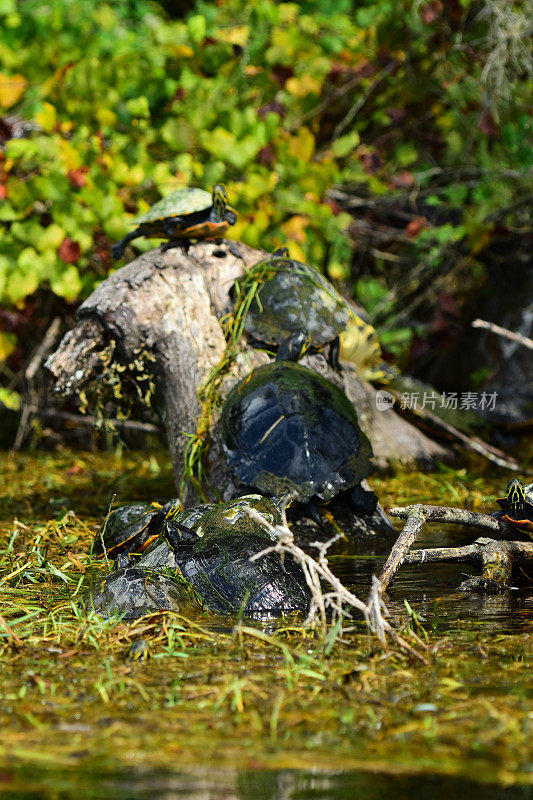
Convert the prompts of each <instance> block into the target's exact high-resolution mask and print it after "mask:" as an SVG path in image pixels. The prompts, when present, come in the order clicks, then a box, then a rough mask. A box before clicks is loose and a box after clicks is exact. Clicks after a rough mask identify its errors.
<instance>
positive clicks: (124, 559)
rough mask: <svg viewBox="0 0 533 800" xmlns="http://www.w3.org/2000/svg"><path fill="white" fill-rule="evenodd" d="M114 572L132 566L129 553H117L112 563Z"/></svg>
mask: <svg viewBox="0 0 533 800" xmlns="http://www.w3.org/2000/svg"><path fill="white" fill-rule="evenodd" d="M113 566H114V568H115V570H119V569H126V567H132V566H133V558H132V557H131V552H129V551H128V552H126V553H119V554H118V556H117V557H116V558H115V563H114V565H113Z"/></svg>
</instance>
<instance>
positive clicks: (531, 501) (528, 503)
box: [493, 478, 533, 539]
mask: <svg viewBox="0 0 533 800" xmlns="http://www.w3.org/2000/svg"><path fill="white" fill-rule="evenodd" d="M496 502H497V503H498V505H499V506H500V508H501V509H502V511H496V512H495V514H494V515H493V516H497V517H499V518H500V519H502V520H504V521H505V522H507V523H508V524H509V525H513V526H514V527H515V528H518V529H519V530H520V531H521V532H523V533H524V534H526V535H527V536H528V537H529V538H530V539H532V538H533V483H530V484H529V486H524V484H523V483H522V481H520V480H518V478H515V479H514V480H512V481H509V483H508V485H507V494H506V496H505V497H499V498H497V500H496ZM502 512H503V513H502Z"/></svg>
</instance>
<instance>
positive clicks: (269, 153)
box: [257, 144, 276, 166]
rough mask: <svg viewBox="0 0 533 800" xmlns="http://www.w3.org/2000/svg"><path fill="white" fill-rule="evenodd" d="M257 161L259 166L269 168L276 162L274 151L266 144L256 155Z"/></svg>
mask: <svg viewBox="0 0 533 800" xmlns="http://www.w3.org/2000/svg"><path fill="white" fill-rule="evenodd" d="M257 160H258V161H259V163H260V164H266V165H267V166H270V165H271V164H273V163H274V162H275V160H276V154H275V153H274V149H273V148H272V147H271V146H270V145H269V144H267V145H266V146H265V147H262V148H261V149H260V151H259V152H258V154H257Z"/></svg>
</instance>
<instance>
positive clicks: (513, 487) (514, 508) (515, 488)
mask: <svg viewBox="0 0 533 800" xmlns="http://www.w3.org/2000/svg"><path fill="white" fill-rule="evenodd" d="M525 502H526V491H525V489H524V484H523V483H522V481H520V480H518V478H515V479H514V480H512V481H509V483H508V484H507V505H508V508H509V511H510V513H511V515H512V516H513V517H514V518H515V519H520V518H521V517H522V515H523V511H524V503H525Z"/></svg>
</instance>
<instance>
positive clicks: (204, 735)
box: [0, 452, 533, 800]
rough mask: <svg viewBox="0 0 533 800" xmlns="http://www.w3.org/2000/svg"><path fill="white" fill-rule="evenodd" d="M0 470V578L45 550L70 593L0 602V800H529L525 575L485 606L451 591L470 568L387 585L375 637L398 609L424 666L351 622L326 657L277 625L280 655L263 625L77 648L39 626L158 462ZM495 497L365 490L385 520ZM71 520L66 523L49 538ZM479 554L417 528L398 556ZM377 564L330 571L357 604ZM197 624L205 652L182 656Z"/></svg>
mask: <svg viewBox="0 0 533 800" xmlns="http://www.w3.org/2000/svg"><path fill="white" fill-rule="evenodd" d="M2 463H3V466H2V464H0V481H2V480H3V481H4V486H5V488H6V492H5V497H4V498H0V510H1V512H2V513H1V516H2V517H3V519H4V520H5V524H4V525H3V526H0V527H2V528H3V530H2V532H1V535H2V537H3V541H4V542H5V543H7V542H9V541H10V539H11V537H12V535H13V526H14V522H13V519H14V518H15V517H17V518H18V520H19V522H20V524H19V526H18V527H17V531H18V533H17V538H16V541H15V544H14V546H13V550H12V551H11V554H10V555H9V557H8V558H7V560H6V566H5V569H6V570H8V571H9V572H12V571H13V570H16V569H18V565H19V564H20V565H21V566H22V565H24V564H25V562H26V560H27V558H30V559H31V561H32V569H35V568H36V567H37V566H38V564H37V562H36V557H35V554H34V555H33V556H30V555H29V554H30V548H31V547H32V546H33V544H34V543H35V541H36V540H37V539H39V537H41V538H42V537H44V539H42V543H41V544H40V545H39V546H40V548H41V552H42V553H44V552H45V551H46V554H47V558H48V559H49V560H50V562H51V563H52V564H54V565H55V567H57V568H59V569H61V570H62V571H63V572H66V573H67V574H68V576H69V581H70V583H69V584H68V586H65V585H64V584H62V582H61V580H60V579H58V578H57V577H56V578H55V579H54V576H53V575H51V576H50V574H47V575H41V574H40V573H39V572H38V571H37V572H35V571H34V572H32V570H31V569H30V570H29V572H28V573H24V574H19V575H18V577H17V578H16V579H14V580H8V581H7V582H6V583H5V584H4V585H3V586H2V585H1V584H0V593H1V595H0V604H1V608H0V614H2V615H3V616H4V617H5V620H7V621H8V623H10V624H11V625H12V626H13V628H12V630H13V631H14V633H15V634H16V635H17V636H18V643H17V641H16V640H13V637H12V636H11V634H10V633H9V631H7V630H6V628H5V627H4V628H1V629H0V797H6V798H9V797H13V798H32V800H33V798H43V800H49V799H50V800H63V798H65V800H67V798H68V799H69V800H70V798H81V799H82V800H83V799H84V798H96V800H98V798H108V797H113V798H132V799H133V800H136V798H150V800H152V798H155V797H163V798H174V797H176V798H178V797H179V798H193V799H194V800H230V799H231V800H241V799H242V800H248V798H249V799H250V800H278V798H279V800H285V799H287V800H300V798H301V799H302V800H314V799H315V798H316V799H317V800H319V799H320V798H328V800H329V799H330V798H331V800H333V799H334V798H335V800H351V799H352V798H359V797H361V798H370V800H373V799H374V798H376V799H377V798H380V799H381V798H389V797H394V798H395V800H402V798H411V797H414V798H417V800H425V798H431V799H432V800H441V798H442V800H448V798H451V797H453V795H454V794H456V793H457V794H458V793H459V792H460V793H462V794H463V795H465V796H467V797H468V798H474V800H477V799H478V798H480V799H481V798H483V799H484V800H485V798H488V800H492V799H493V798H494V800H507V799H508V798H509V799H510V800H515V798H516V800H526V798H527V799H528V800H529V798H531V797H533V794H532V791H533V752H532V748H531V746H530V744H529V743H530V742H531V739H532V736H531V734H532V732H533V717H532V712H531V708H532V707H531V691H532V687H533V671H532V669H531V659H532V656H533V644H532V640H531V638H528V634H530V633H531V632H532V631H533V591H532V587H531V583H530V582H529V583H528V582H527V579H526V576H524V580H523V581H521V582H520V585H517V587H516V588H512V589H511V590H510V591H509V592H507V593H505V594H504V595H501V596H492V597H491V596H484V595H479V594H469V593H464V592H460V591H458V586H459V585H460V583H461V582H462V581H463V580H464V578H465V576H466V575H467V574H468V575H470V574H475V573H476V570H475V569H474V568H473V567H469V566H467V565H464V564H442V563H440V564H421V565H409V566H407V565H406V566H403V567H402V568H401V569H400V571H399V573H398V575H397V576H396V579H395V582H394V584H393V585H392V586H391V587H390V590H389V594H388V597H387V598H386V602H387V606H388V609H389V612H390V618H391V621H393V622H395V623H398V624H399V625H400V626H401V625H403V623H404V621H405V620H406V619H407V618H408V615H407V612H406V606H405V602H404V601H407V602H408V603H409V605H410V606H411V607H412V609H413V610H414V611H415V612H416V614H417V615H418V619H419V620H420V622H421V623H422V625H423V626H424V628H425V631H427V635H428V640H429V644H430V646H431V647H435V654H434V656H433V657H432V660H431V663H430V664H429V665H422V664H420V663H416V662H413V661H412V660H409V659H407V658H405V656H399V655H398V653H395V652H389V653H383V652H382V650H381V648H380V647H379V646H377V644H376V641H375V639H373V638H372V637H371V636H369V635H368V633H367V632H366V629H365V628H364V624H363V623H362V621H359V620H356V621H354V624H353V626H352V627H353V630H352V631H351V632H347V633H346V634H345V635H344V639H343V640H342V641H339V642H337V643H336V644H335V647H334V648H333V649H332V650H331V651H330V652H327V653H326V654H324V650H323V647H322V645H321V644H320V641H319V640H317V639H313V638H312V637H310V638H306V635H305V634H303V633H302V631H301V629H298V627H297V626H298V625H300V624H301V620H295V621H292V620H284V621H283V623H282V626H285V628H286V629H287V630H286V631H285V633H281V634H280V635H279V636H278V628H279V623H277V622H269V623H265V624H261V623H258V622H257V621H255V622H250V623H249V624H250V625H253V626H255V630H257V631H259V632H260V633H263V634H265V635H266V636H269V637H272V642H270V643H268V644H265V643H264V642H262V641H258V640H254V639H253V637H251V636H250V635H248V636H247V637H244V640H240V639H239V636H237V635H236V634H235V632H234V630H233V621H232V620H230V619H228V618H225V617H224V618H217V619H213V617H212V616H204V617H201V616H200V617H199V618H198V619H195V620H193V621H192V623H191V625H192V627H190V628H188V627H187V626H185V627H183V628H180V627H179V622H176V621H174V623H172V618H170V619H169V620H165V618H164V617H163V618H161V619H156V620H155V621H154V622H151V623H149V624H148V626H147V629H146V630H144V629H142V630H140V631H139V630H138V629H136V628H135V626H127V625H123V624H120V625H118V626H115V627H114V628H112V629H111V630H110V631H106V630H104V629H98V628H94V629H93V630H91V631H90V634H91V635H90V636H88V634H87V630H86V625H85V618H84V616H83V615H82V616H80V617H79V618H77V617H75V616H74V615H73V614H72V613H70V616H69V615H68V614H67V615H66V616H65V617H64V619H63V620H62V621H61V620H60V619H59V617H58V614H59V612H55V611H54V609H55V608H57V607H59V606H60V605H61V603H63V604H64V602H65V600H68V599H69V596H70V595H69V593H70V594H72V591H73V588H74V587H75V586H76V585H77V582H78V580H79V577H80V574H83V569H84V568H85V567H84V565H85V564H87V563H88V562H86V561H85V560H84V559H86V554H87V551H88V547H89V544H90V541H91V538H92V536H93V535H94V530H95V527H96V523H97V521H98V520H99V519H101V518H102V517H103V515H104V514H105V511H106V510H107V507H108V504H109V499H110V493H111V492H115V491H116V492H117V493H118V497H117V500H116V502H117V503H125V502H128V501H132V500H141V499H142V500H144V499H154V498H165V499H167V498H168V497H171V496H172V494H173V492H174V488H173V485H172V478H171V473H170V468H169V465H168V464H167V463H166V460H165V456H162V455H161V454H157V455H156V456H154V455H151V454H142V455H139V454H134V455H132V456H128V458H127V459H125V460H123V461H121V460H120V459H117V458H115V457H112V456H106V455H95V454H73V453H68V452H66V453H63V454H61V456H59V457H55V456H53V455H47V454H40V455H39V456H38V457H36V458H35V459H33V458H32V457H31V456H29V455H21V456H13V455H12V454H7V455H6V457H5V458H4V460H3V462H2ZM2 472H3V474H2ZM503 481H504V478H501V479H500V478H495V479H493V478H492V476H491V479H490V481H488V480H485V479H483V478H480V477H479V475H472V476H469V475H467V474H464V471H463V472H462V473H461V474H459V473H458V475H457V477H456V478H454V477H453V476H450V474H449V472H448V473H446V475H443V476H439V475H435V476H424V475H416V476H402V477H400V478H394V479H390V480H389V479H380V480H379V481H377V483H378V484H379V490H380V497H381V498H382V499H383V500H384V502H385V503H387V502H389V503H391V504H392V503H395V504H396V503H401V504H406V503H409V502H428V503H429V502H434V503H436V504H439V503H449V504H454V505H457V506H461V505H465V506H467V507H471V508H472V507H473V508H475V509H476V510H485V509H486V507H487V506H489V507H490V495H491V493H494V491H495V490H496V488H497V485H499V484H501V483H502V482H503ZM454 492H455V494H454ZM487 497H488V498H489V499H487ZM69 508H71V509H73V510H74V511H75V513H76V518H72V520H71V521H70V522H69V521H68V520H67V523H66V524H65V525H64V526H63V523H62V522H61V519H62V515H64V513H65V510H66V509H69ZM51 518H53V519H54V518H55V519H56V520H59V522H57V523H53V525H56V527H53V525H52V527H47V526H46V524H45V523H47V522H48V521H49V520H50V519H51ZM477 536H478V533H477V532H475V533H474V534H473V535H469V534H468V533H464V532H462V531H457V530H454V529H453V528H445V529H444V530H438V529H437V528H436V526H435V527H430V528H427V529H426V530H425V531H424V536H423V538H421V539H420V541H419V542H417V544H416V545H415V546H417V547H440V546H445V545H449V546H459V545H462V544H467V543H469V542H471V541H473V540H474V539H475V538H477ZM383 562H384V557H383V556H375V555H370V556H367V555H359V556H358V555H356V554H354V553H353V548H351V549H350V548H347V552H346V553H345V554H343V555H334V556H331V558H330V564H331V566H332V568H333V571H334V572H335V573H336V574H337V575H338V576H339V577H340V578H341V580H342V581H343V583H345V585H346V586H347V587H349V588H350V589H353V590H355V591H356V593H357V594H358V596H360V597H361V598H366V596H367V594H368V590H369V586H370V583H371V578H372V575H375V574H379V572H380V570H381V566H382V564H383ZM80 569H81V570H82V572H81V573H80ZM92 569H98V567H95V566H94V565H92V566H89V572H90V570H92ZM25 575H26V577H24V576H25ZM0 581H2V576H0ZM517 583H518V582H517ZM34 609H37V610H36V611H34ZM34 613H35V614H36V615H37V616H35V617H32V616H31V615H32V614H34ZM26 614H27V615H29V616H28V617H27V618H26V616H25V615H26ZM54 614H55V616H54ZM195 623H199V624H200V625H201V626H202V627H203V629H205V630H206V631H207V632H208V634H209V635H208V636H206V637H204V636H203V635H201V636H199V638H198V631H197V628H194V624H195ZM0 624H1V620H0ZM172 624H174V625H176V626H177V627H176V629H175V631H174V634H173V642H174V644H172V645H171V643H170V638H169V637H170V634H169V632H168V630H167V627H168V625H172ZM292 624H294V625H295V626H296V627H295V629H294V631H292V630H291V625H292ZM419 633H420V634H421V635H422V632H421V630H419ZM140 635H143V636H147V637H148V638H149V639H150V643H151V646H152V649H153V651H154V658H153V659H152V660H151V661H149V662H148V663H145V664H140V663H136V664H128V663H127V662H125V660H124V656H125V652H126V651H127V647H128V643H129V641H131V639H135V638H138V637H139V636H140ZM42 636H45V638H44V639H43V638H42ZM181 639H183V642H181ZM180 642H181V643H180ZM283 647H285V648H286V649H288V650H287V652H288V651H290V654H289V656H287V655H284V651H283ZM280 648H281V649H280Z"/></svg>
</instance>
